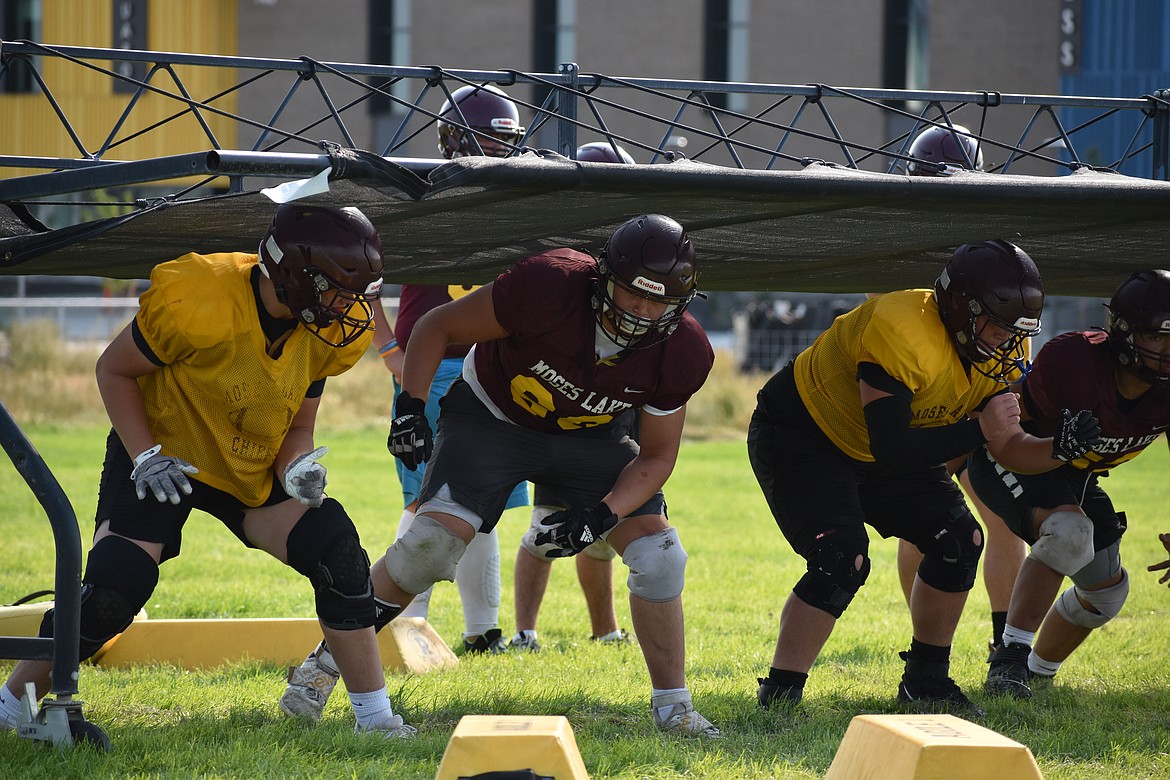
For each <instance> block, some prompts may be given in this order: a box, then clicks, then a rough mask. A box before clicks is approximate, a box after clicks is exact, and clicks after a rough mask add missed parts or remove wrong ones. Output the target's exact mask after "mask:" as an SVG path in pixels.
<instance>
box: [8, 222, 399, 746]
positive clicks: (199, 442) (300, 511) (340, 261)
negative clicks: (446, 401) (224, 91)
mask: <svg viewBox="0 0 1170 780" xmlns="http://www.w3.org/2000/svg"><path fill="white" fill-rule="evenodd" d="M382 266H383V260H382V245H381V241H380V240H379V238H378V233H377V231H376V230H375V229H374V226H373V225H372V224H371V223H370V221H369V220H368V219H367V218H366V217H365V215H363V214H362V213H361V212H360V211H358V210H357V209H355V208H344V209H338V208H331V207H322V206H307V205H297V204H285V205H282V206H280V207H278V208H277V210H276V214H275V217H274V218H273V221H272V224H271V226H270V227H269V229H268V231H267V233H266V235H265V236H264V238H263V240H262V241H261V244H260V247H259V253H258V255H257V254H245V253H224V254H210V255H200V254H195V253H192V254H187V255H184V256H183V257H180V258H178V259H177V260H173V261H171V262H166V263H162V264H160V265H159V266H157V267H156V268H155V269H154V270H153V271H152V273H151V287H150V289H149V290H147V291H146V292H145V293H144V294H143V295H142V297H141V300H140V304H139V310H138V313H137V315H136V316H135V318H134V320H133V321H132V322H131V323H130V324H129V325H127V326H126V328H125V329H124V330H123V331H122V332H121V333H119V334H118V336H117V337H116V338H115V339H114V340H113V342H112V343H111V344H110V345H109V347H107V348H106V350H105V351H104V352H103V353H102V355H101V357H100V358H99V360H98V364H97V382H98V389H99V390H100V391H101V394H102V399H103V401H104V402H105V406H106V411H107V413H108V414H109V417H110V421H111V423H112V424H113V430H112V431H111V433H110V436H109V438H108V440H107V443H106V457H105V464H104V466H103V469H102V479H101V486H100V490H99V493H98V507H97V517H96V526H97V527H96V531H95V534H94V543H93V548H92V549H91V550H90V553H89V558H88V562H87V564H86V569H85V575H84V576H83V577H82V583H83V589H82V603H81V642H80V657H81V658H83V659H84V658H88V657H90V656H92V655H93V654H94V653H95V652H96V651H97V650H98V649H99V648H100V647H101V646H102V645H103V644H104V643H105V642H106V641H107V640H108V639H110V638H111V637H113V636H114V635H116V634H118V633H119V632H121V631H122V630H124V629H125V628H126V627H127V626H128V625H130V622H131V621H132V620H133V618H134V616H135V615H136V614H137V613H138V611H139V610H140V609H141V608H142V607H143V605H144V604H146V602H147V600H148V599H149V598H150V596H151V594H152V593H153V592H154V589H155V586H156V585H157V584H158V576H159V564H160V563H162V562H163V561H166V560H169V559H170V558H173V557H175V556H177V555H178V554H179V549H180V545H181V542H182V531H183V525H184V523H185V522H186V520H187V517H188V516H189V515H190V513H191V510H192V509H201V510H203V511H205V512H207V513H208V514H210V515H213V516H214V517H216V518H218V519H219V520H220V521H221V522H222V523H223V524H224V525H226V526H227V527H228V528H229V529H230V530H231V531H232V533H234V534H235V535H236V536H237V537H239V539H240V540H241V541H242V542H244V544H246V545H248V546H249V547H256V548H259V549H261V550H264V551H265V552H267V553H268V554H270V555H272V556H273V557H275V558H277V559H279V560H280V561H282V562H283V563H286V564H288V565H289V566H290V567H292V568H293V569H295V570H296V571H298V572H299V573H301V574H303V575H304V576H305V577H307V578H308V579H309V581H310V582H311V583H312V585H313V588H314V590H315V591H316V607H317V617H318V619H319V620H320V623H321V628H322V630H323V631H324V633H325V636H327V637H328V638H329V642H330V645H331V646H332V648H333V655H334V658H335V659H336V663H337V667H338V669H339V670H340V672H341V675H342V676H344V677H345V680H346V685H347V687H348V689H349V691H350V699H351V702H352V704H353V709H354V713H355V715H356V717H357V726H356V730H357V731H359V732H371V733H377V734H381V735H384V736H388V737H407V736H410V735H411V734H413V733H414V731H415V730H414V728H413V727H411V726H409V725H407V724H405V723H404V722H403V719H402V716H400V715H396V714H394V712H393V711H392V709H391V705H390V699H389V698H388V696H387V695H386V683H385V679H384V677H383V672H382V665H381V661H380V659H379V657H378V646H377V643H376V641H375V637H374V629H373V625H374V620H375V616H376V603H375V599H374V594H373V589H372V586H371V582H370V566H369V558H368V557H367V556H366V553H365V551H364V550H363V549H362V546H361V541H360V540H359V538H358V533H357V529H356V528H355V527H354V524H353V522H352V521H351V520H350V518H349V517H348V515H347V514H346V513H345V510H344V509H343V508H342V506H341V504H339V503H338V502H337V501H336V500H334V499H332V498H329V497H328V496H327V495H326V494H325V467H324V466H323V465H322V464H321V463H320V462H319V460H320V458H321V457H322V456H323V455H324V454H325V453H326V451H327V448H325V447H317V446H315V444H314V442H313V427H314V421H315V418H316V413H317V408H318V405H319V404H320V397H321V391H322V390H323V388H324V384H325V380H326V378H327V377H329V376H335V375H337V374H340V373H342V372H344V371H346V370H347V369H349V368H350V367H351V366H352V365H353V364H354V363H355V362H357V360H358V358H359V357H361V355H362V354H363V352H365V350H366V348H367V347H368V346H369V344H370V340H371V331H372V327H371V326H370V320H371V317H372V313H371V307H372V306H373V305H374V304H376V302H377V298H378V296H379V294H380V292H381V287H382ZM52 628H53V621H52V614H51V612H50V613H49V614H47V615H46V616H45V620H44V622H43V623H42V625H41V631H40V633H41V635H42V636H50V635H51V634H52ZM49 675H50V662H49V661H22V662H21V663H20V664H18V665H17V667H16V668H15V669H14V670H13V672H12V674H11V676H10V677H9V679H8V682H7V686H6V687H5V688H4V690H3V694H0V726H7V727H9V728H11V727H13V726H14V725H15V722H14V721H15V717H14V714H13V707H14V706H16V704H15V703H16V702H17V701H18V700H19V696H20V695H21V694H22V693H23V691H24V687H25V683H27V682H33V683H35V685H36V688H37V694H38V696H40V695H43V694H44V693H45V691H46V689H47V688H48V685H49ZM301 682H302V683H303V684H305V685H309V686H311V685H312V684H313V681H312V680H305V681H301ZM290 714H298V713H290Z"/></svg>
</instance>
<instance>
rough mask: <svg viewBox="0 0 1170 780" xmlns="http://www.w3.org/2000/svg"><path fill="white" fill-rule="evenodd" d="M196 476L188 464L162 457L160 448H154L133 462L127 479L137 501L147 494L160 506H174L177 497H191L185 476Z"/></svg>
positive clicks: (173, 458) (140, 454)
mask: <svg viewBox="0 0 1170 780" xmlns="http://www.w3.org/2000/svg"><path fill="white" fill-rule="evenodd" d="M198 473H199V469H197V468H195V467H194V466H192V465H191V464H190V463H187V462H186V461H184V460H180V459H178V458H176V457H174V456H173V455H163V454H162V447H161V446H160V445H158V444H156V445H154V446H153V447H151V448H150V449H148V450H145V451H144V452H141V453H139V454H138V457H136V458H134V470H133V471H131V472H130V479H131V480H133V481H134V492H135V493H137V494H138V500H139V501H141V500H142V499H144V498H146V491H148V490H149V491H150V492H151V493H153V494H154V497H155V499H156V500H157V501H158V502H159V503H160V504H162V503H165V502H167V501H170V502H171V503H172V504H177V503H179V501H181V500H182V497H181V496H180V495H179V494H180V493H182V494H183V495H184V496H189V495H191V482H190V481H189V480H188V479H187V475H188V474H198Z"/></svg>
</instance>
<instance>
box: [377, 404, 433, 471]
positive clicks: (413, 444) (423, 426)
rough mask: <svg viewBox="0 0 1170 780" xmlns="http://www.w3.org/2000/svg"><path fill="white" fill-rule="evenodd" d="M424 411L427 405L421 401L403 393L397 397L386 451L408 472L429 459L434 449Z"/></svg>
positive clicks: (429, 425) (429, 426) (431, 434)
mask: <svg viewBox="0 0 1170 780" xmlns="http://www.w3.org/2000/svg"><path fill="white" fill-rule="evenodd" d="M426 412H427V404H426V401H424V400H423V399H421V398H414V397H413V396H411V395H410V394H409V393H405V392H402V393H399V394H398V400H397V401H395V403H394V419H393V420H392V421H391V423H390V436H389V438H387V439H386V449H388V450H390V454H391V455H393V456H394V457H396V458H398V459H399V460H400V461H402V465H404V466H406V468H408V469H410V470H411V471H414V470H415V469H417V468H418V466H419V464H420V463H426V462H427V460H428V459H430V457H431V449H432V448H433V447H434V434H433V433H431V424H430V423H429V422H427V414H426Z"/></svg>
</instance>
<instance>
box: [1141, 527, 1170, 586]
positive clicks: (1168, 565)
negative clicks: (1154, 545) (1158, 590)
mask: <svg viewBox="0 0 1170 780" xmlns="http://www.w3.org/2000/svg"><path fill="white" fill-rule="evenodd" d="M1158 541H1160V542H1161V543H1162V546H1163V547H1165V548H1166V554H1167V555H1170V534H1158ZM1146 571H1164V572H1166V573H1165V574H1163V575H1162V576H1161V577H1160V578H1159V579H1158V584H1159V585H1165V584H1166V583H1167V582H1170V558H1167V559H1166V560H1164V561H1162V562H1161V563H1155V564H1153V565H1152V566H1149V567H1147V568H1146Z"/></svg>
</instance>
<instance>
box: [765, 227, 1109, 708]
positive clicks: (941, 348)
mask: <svg viewBox="0 0 1170 780" xmlns="http://www.w3.org/2000/svg"><path fill="white" fill-rule="evenodd" d="M1043 305H1044V291H1043V287H1042V285H1041V282H1040V275H1039V272H1038V271H1037V270H1036V266H1035V264H1034V263H1033V262H1032V260H1031V258H1029V257H1028V255H1027V254H1025V253H1024V252H1023V251H1022V250H1021V249H1020V248H1019V247H1016V246H1014V245H1013V244H1010V243H1008V242H1006V241H981V242H976V243H972V244H965V245H963V246H961V247H959V248H958V249H956V250H955V252H954V254H953V255H952V257H951V259H950V260H949V261H948V263H947V265H946V267H945V268H944V269H943V272H942V274H941V275H940V276H939V278H938V281H937V282H936V283H935V286H934V289H933V290H903V291H900V292H892V293H887V294H885V295H882V296H879V297H877V298H873V299H871V300H869V301H866V302H865V303H864V304H862V305H861V306H859V307H857V308H856V309H854V310H853V311H852V312H849V313H848V314H845V315H842V316H841V317H838V318H837V319H836V320H835V321H834V322H833V324H832V326H830V328H829V329H828V330H827V331H825V332H824V333H823V334H822V335H821V336H820V338H818V339H817V341H816V342H815V343H814V344H813V345H812V346H811V347H809V348H808V349H806V350H805V351H804V352H802V353H801V354H800V355H799V356H797V358H796V359H795V360H794V361H793V362H792V363H790V364H789V365H788V366H786V367H785V368H784V369H782V370H781V371H779V372H778V373H777V374H776V375H775V376H774V377H772V379H770V380H769V381H768V383H767V384H766V385H765V386H764V388H763V389H762V390H761V391H760V394H759V404H758V406H757V408H756V411H755V413H754V415H753V417H752V422H751V424H750V426H749V428H748V454H749V457H750V460H751V463H752V468H753V471H754V472H755V475H756V478H757V480H758V481H759V483H760V487H761V488H762V489H763V492H764V496H765V498H766V499H767V501H768V506H769V508H770V509H771V510H772V513H773V515H774V516H775V518H776V522H777V524H778V525H779V527H780V530H781V531H782V532H783V533H784V536H785V539H786V540H787V541H788V543H789V544H790V545H791V546H792V547H793V549H794V550H796V552H797V553H799V554H800V555H801V556H802V557H803V558H804V559H805V560H806V561H807V562H808V570H807V572H806V574H805V575H804V576H803V577H802V578H801V579H800V581H799V582H798V583H797V584H796V586H795V587H794V588H793V591H792V593H791V595H790V596H789V597H788V600H787V602H786V603H785V605H784V608H783V611H782V612H781V616H780V632H779V637H778V639H777V642H776V652H775V655H774V657H773V659H772V668H771V669H770V671H769V673H768V676H767V677H765V678H762V679H760V680H759V691H758V694H757V699H758V701H759V702H760V704H762V705H763V706H765V707H769V706H773V705H777V704H779V705H782V706H789V707H791V706H794V705H795V704H796V703H797V702H799V701H800V699H801V697H802V695H803V690H804V684H805V681H806V680H807V679H808V672H809V670H810V669H811V668H812V665H813V662H814V661H815V660H816V658H817V656H818V655H819V653H820V650H821V648H822V647H823V646H824V644H825V642H826V641H828V638H829V635H830V634H831V633H832V630H833V627H834V625H835V624H836V621H837V619H838V618H840V617H841V615H842V614H843V612H844V611H845V608H846V607H847V606H848V605H849V602H850V601H852V599H853V596H854V595H855V594H856V593H857V591H858V590H859V589H860V588H861V586H862V584H863V583H864V582H865V579H866V576H867V575H868V574H869V567H870V563H869V557H868V547H869V539H868V536H867V534H866V531H865V525H866V524H868V525H870V526H872V527H873V528H874V529H875V530H877V531H878V533H880V534H881V535H882V536H886V537H888V536H897V537H900V538H903V539H907V540H908V541H910V542H912V543H913V544H915V545H916V546H917V547H918V548H919V550H921V551H922V552H923V560H922V564H921V566H920V567H919V569H918V573H917V576H916V578H915V582H914V588H913V593H912V597H911V605H910V609H911V617H912V622H913V629H914V635H913V639H912V643H911V646H910V650H909V652H905V653H902V657H903V659H904V660H905V661H906V671H905V674H904V675H903V677H902V682H901V684H900V685H899V688H898V699H899V701H901V702H903V703H905V704H908V705H911V706H913V707H914V708H924V709H925V708H929V709H931V710H935V711H938V710H939V709H943V710H950V711H956V712H965V713H968V714H977V713H978V709H977V708H976V707H975V706H974V705H973V704H972V703H971V702H970V701H969V700H968V699H967V697H966V696H965V695H964V694H963V692H962V691H961V690H960V689H959V687H958V686H957V685H956V684H955V683H954V681H953V680H952V679H951V677H950V644H951V638H952V637H953V635H954V631H955V627H956V625H957V623H958V620H959V616H960V614H961V613H962V609H963V604H964V602H965V601H966V598H967V592H968V591H969V590H970V589H971V586H972V584H973V583H974V581H975V573H976V568H977V566H978V563H979V556H980V553H981V552H982V549H983V534H982V529H981V528H980V526H979V524H978V523H977V522H976V521H975V518H974V517H973V516H972V515H971V512H970V510H969V509H968V508H967V505H966V503H965V502H964V500H963V495H962V493H961V492H960V490H959V488H958V486H957V485H956V484H955V482H954V481H953V480H952V479H951V478H950V475H949V474H948V473H947V470H946V465H945V464H946V461H947V460H949V459H951V458H954V457H956V456H958V455H961V454H963V453H967V452H970V451H972V450H974V449H975V448H976V447H978V446H980V445H981V444H983V443H985V442H987V441H989V440H996V439H999V438H1002V437H1010V438H1012V439H1013V440H1014V439H1016V438H1017V437H1020V436H1024V434H1023V432H1022V430H1021V429H1020V427H1019V415H1020V409H1019V402H1018V399H1017V397H1016V396H1015V395H1014V394H1013V393H1011V392H1008V391H1007V390H1008V385H1009V384H1010V383H1011V382H1012V381H1013V380H1014V379H1016V378H1017V377H1018V376H1019V373H1020V365H1021V363H1022V358H1023V356H1024V350H1023V342H1024V340H1025V339H1026V338H1027V337H1029V336H1031V335H1034V334H1035V333H1037V332H1038V331H1039V329H1040V312H1041V309H1042V308H1043ZM1073 433H1075V431H1074V432H1073ZM1028 438H1029V439H1030V438H1031V437H1028ZM1036 441H1037V442H1039V441H1040V440H1036ZM1061 441H1072V442H1073V443H1074V444H1075V443H1076V442H1077V440H1076V438H1075V436H1070V437H1066V438H1062V439H1061ZM1042 443H1043V444H1044V446H1045V453H1046V454H1045V457H1048V454H1047V453H1049V452H1052V445H1053V443H1052V442H1042ZM1086 449H1087V447H1086ZM1034 452H1035V450H1034V449H1032V448H1028V453H1029V457H1033V453H1034ZM1056 454H1067V453H1056ZM1021 467H1022V468H1027V467H1028V466H1027V465H1026V464H1021Z"/></svg>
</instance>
